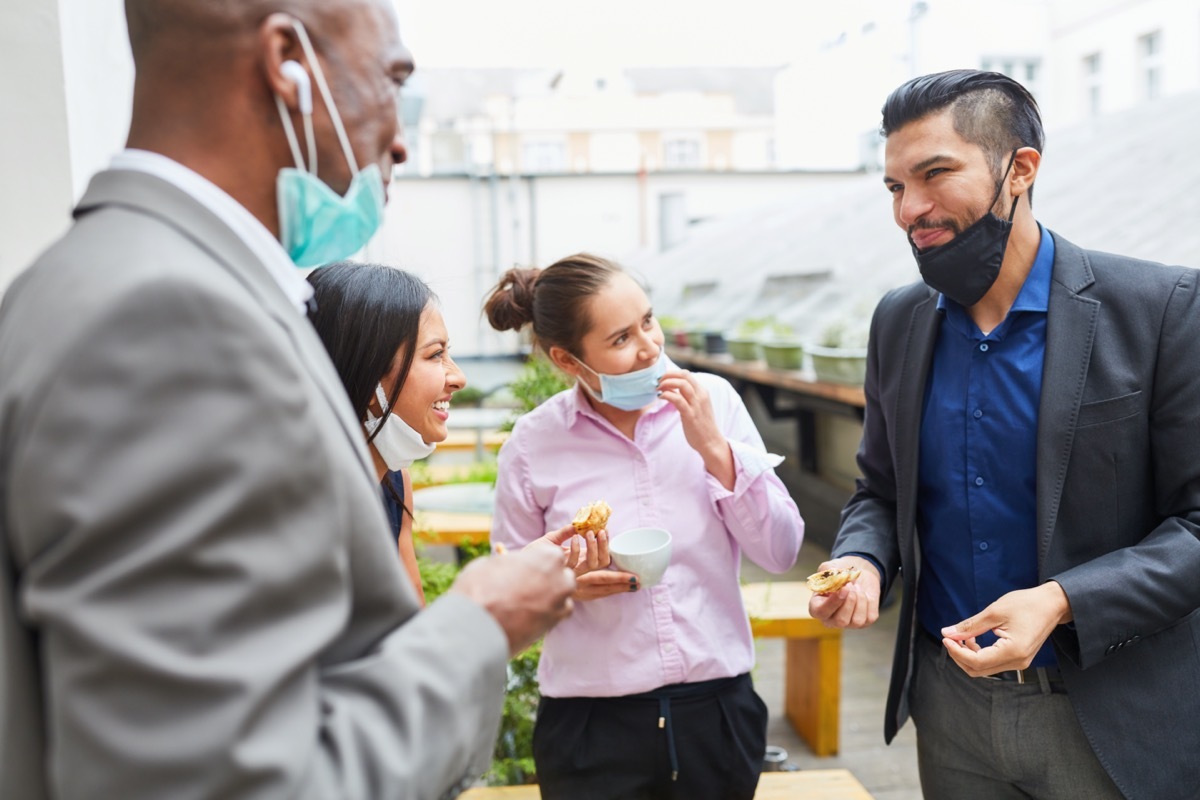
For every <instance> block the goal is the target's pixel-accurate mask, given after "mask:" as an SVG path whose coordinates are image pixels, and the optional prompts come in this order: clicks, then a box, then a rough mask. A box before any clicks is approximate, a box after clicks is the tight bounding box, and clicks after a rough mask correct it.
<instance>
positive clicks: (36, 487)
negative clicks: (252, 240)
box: [0, 171, 508, 800]
mask: <svg viewBox="0 0 1200 800" xmlns="http://www.w3.org/2000/svg"><path fill="white" fill-rule="evenodd" d="M75 214H76V218H77V221H76V223H75V225H74V226H73V227H72V229H71V230H70V231H69V232H68V233H67V234H66V235H65V236H64V237H63V238H62V239H61V240H60V241H59V242H58V243H56V244H55V245H53V246H52V247H51V248H50V250H49V251H47V252H46V253H45V254H44V255H43V256H42V257H41V258H40V259H39V260H38V261H37V262H36V263H35V264H34V266H33V267H32V268H31V269H30V270H28V271H27V272H26V273H25V274H23V275H22V276H21V277H20V278H19V279H18V280H17V281H16V282H15V283H14V284H13V286H12V287H11V288H10V289H9V291H8V292H7V294H6V296H5V297H4V301H3V305H2V306H0V376H3V379H2V380H0V637H2V644H3V651H2V652H3V655H2V657H0V797H3V798H4V800H34V799H35V798H37V799H39V800H40V799H41V798H50V797H53V798H60V799H65V798H89V800H92V799H94V798H120V799H121V800H141V799H142V798H145V799H146V800H150V799H151V798H153V799H154V800H161V799H162V798H171V799H172V800H185V799H186V798H221V800H233V799H234V798H312V800H330V798H371V800H378V799H379V798H436V797H439V796H441V795H443V794H444V793H446V792H447V790H450V791H451V792H453V791H454V790H456V789H458V788H461V784H462V783H463V782H469V781H470V780H471V779H473V778H474V777H476V776H478V775H479V774H481V773H482V772H484V771H485V770H486V768H487V766H488V762H489V757H490V751H491V748H492V745H493V742H494V739H495V734H496V728H497V724H498V720H499V716H500V710H501V701H502V697H503V691H504V683H505V667H506V663H507V653H508V646H507V640H506V637H505V635H504V633H503V631H502V630H501V628H500V627H499V626H498V625H497V624H496V622H495V621H494V620H493V619H492V618H491V617H490V616H489V615H488V614H487V613H486V612H485V611H483V610H482V609H481V608H480V607H479V606H477V605H475V604H474V603H472V602H470V601H468V600H466V599H465V598H463V597H461V596H447V597H445V598H443V599H441V600H439V601H438V602H436V603H434V604H433V605H432V606H431V607H430V608H429V609H427V610H425V611H423V612H421V613H419V614H418V613H417V610H418V606H417V602H416V599H415V594H414V592H413V591H412V589H411V587H410V586H409V584H408V581H407V579H406V578H405V576H404V575H403V574H402V571H401V568H400V565H399V563H398V560H397V556H396V553H395V549H394V545H393V542H392V539H391V537H390V535H389V533H388V530H387V525H386V522H385V519H384V513H383V510H382V507H381V503H380V499H379V491H378V486H377V484H376V482H375V481H374V478H373V473H372V471H371V467H370V465H369V463H368V459H367V454H366V449H365V446H364V443H363V435H362V430H361V427H360V426H359V425H358V423H357V421H356V420H354V419H353V415H352V412H351V411H350V407H349V403H348V401H347V400H346V399H345V393H344V391H343V389H342V386H341V384H340V382H339V381H338V377H337V374H336V373H335V371H334V369H333V366H332V364H331V363H330V362H329V360H328V357H327V355H326V354H325V350H324V348H323V347H322V345H321V342H320V340H319V339H318V338H317V336H316V334H315V333H314V332H313V330H312V328H311V326H310V325H309V324H308V322H307V320H305V319H304V318H303V317H302V316H301V315H300V314H298V313H297V311H296V308H295V307H294V306H292V305H291V304H290V302H289V301H288V299H287V298H286V297H285V296H284V294H283V292H282V291H281V290H280V288H279V286H278V284H276V283H275V282H274V281H273V280H272V279H271V277H270V276H269V275H268V274H267V273H266V271H265V269H264V268H263V266H262V265H261V263H259V262H258V261H257V259H256V258H255V257H254V256H253V255H252V253H251V252H250V251H249V250H248V249H247V248H246V247H245V246H244V245H243V244H242V242H241V240H240V239H238V238H237V237H236V236H235V235H234V234H233V233H232V232H231V231H230V230H229V229H228V228H226V227H225V226H224V225H223V224H222V223H221V222H220V221H219V220H218V219H217V218H216V217H215V216H214V215H213V214H211V213H210V212H209V211H208V210H207V209H205V208H204V207H203V206H201V205H199V204H198V203H196V202H195V201H194V200H193V199H192V198H191V197H189V196H188V195H187V194H185V193H184V192H182V191H180V190H178V189H177V188H175V187H173V186H172V185H170V184H167V183H165V182H163V181H161V180H159V179H157V178H155V177H153V176H150V175H144V174H141V173H135V172H115V171H110V172H105V173H101V174H99V175H97V176H96V177H95V178H94V180H93V181H92V184H91V186H90V187H89V189H88V191H87V194H86V195H85V196H84V198H83V200H82V202H81V203H80V205H79V207H78V209H76V212H75Z"/></svg>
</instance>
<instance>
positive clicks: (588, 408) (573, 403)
mask: <svg viewBox="0 0 1200 800" xmlns="http://www.w3.org/2000/svg"><path fill="white" fill-rule="evenodd" d="M567 391H568V392H569V393H570V394H569V396H568V398H567V402H566V404H565V405H564V406H563V416H564V418H563V422H564V423H565V424H566V425H567V427H572V426H574V425H575V423H577V422H578V421H579V419H580V417H587V418H589V419H591V420H594V421H596V422H598V423H602V424H604V425H609V426H611V425H612V423H611V422H609V421H608V420H606V419H605V418H604V417H603V416H602V415H601V414H600V412H599V411H597V410H596V409H595V408H594V407H593V406H592V404H591V403H590V402H588V398H587V397H586V396H585V395H584V388H583V387H582V386H580V385H579V379H578V378H576V379H575V385H574V386H573V387H571V388H570V389H568V390H567ZM669 405H670V403H668V402H667V401H666V400H663V399H662V398H661V397H660V398H658V399H657V400H655V401H654V406H653V407H652V408H651V409H650V410H649V411H648V412H647V416H649V415H651V414H656V413H657V412H659V411H662V410H663V407H664V406H669Z"/></svg>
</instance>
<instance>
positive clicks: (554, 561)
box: [450, 545, 575, 655]
mask: <svg viewBox="0 0 1200 800" xmlns="http://www.w3.org/2000/svg"><path fill="white" fill-rule="evenodd" d="M450 591H452V592H458V593H460V594H464V595H466V596H467V597H468V598H470V599H471V600H473V601H474V602H476V603H478V604H479V605H481V606H483V608H484V610H485V611H487V612H488V613H489V614H491V615H492V616H493V617H495V619H496V622H498V623H499V624H500V627H501V628H503V629H504V633H505V635H506V636H508V649H509V653H511V654H512V655H516V654H517V653H519V652H521V651H522V650H524V649H525V648H526V647H528V646H529V645H531V644H533V643H534V642H536V641H537V640H538V639H540V638H541V637H542V636H543V635H544V634H545V633H546V631H548V630H550V629H551V628H553V627H554V626H555V625H556V624H558V622H559V621H560V620H562V619H565V618H566V617H568V616H570V614H571V610H572V609H573V608H574V601H573V600H572V599H571V594H572V593H573V592H574V591H575V574H574V572H573V571H572V570H570V569H568V568H566V567H565V566H563V554H562V549H561V547H560V546H558V545H555V546H553V547H546V546H537V547H534V546H530V547H526V548H525V549H523V550H521V551H520V552H517V553H506V554H503V555H495V556H487V557H485V558H477V559H475V560H474V561H472V562H471V563H470V564H467V566H466V567H465V568H463V571H462V572H460V573H459V575H458V578H456V579H455V581H454V584H453V585H452V586H451V587H450Z"/></svg>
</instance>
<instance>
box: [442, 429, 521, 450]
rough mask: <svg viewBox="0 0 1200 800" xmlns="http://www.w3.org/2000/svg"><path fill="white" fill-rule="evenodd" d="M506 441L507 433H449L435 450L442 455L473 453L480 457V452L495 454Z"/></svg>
mask: <svg viewBox="0 0 1200 800" xmlns="http://www.w3.org/2000/svg"><path fill="white" fill-rule="evenodd" d="M506 441H508V432H507V431H484V432H483V433H482V434H481V433H479V432H478V431H461V430H460V431H454V430H452V431H450V432H449V434H448V435H447V436H446V439H445V441H442V442H438V446H437V449H438V451H440V452H443V453H461V452H466V451H473V452H475V453H476V455H477V456H478V455H480V453H479V451H480V450H491V451H492V452H495V451H497V450H499V449H500V445H502V444H504V443H505V442H506Z"/></svg>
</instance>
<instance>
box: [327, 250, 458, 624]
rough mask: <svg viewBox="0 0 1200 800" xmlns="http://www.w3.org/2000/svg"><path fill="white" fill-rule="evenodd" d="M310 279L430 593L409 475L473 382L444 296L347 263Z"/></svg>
mask: <svg viewBox="0 0 1200 800" xmlns="http://www.w3.org/2000/svg"><path fill="white" fill-rule="evenodd" d="M308 280H309V283H311V284H312V285H313V289H314V290H315V298H316V301H317V308H316V311H315V312H313V314H312V323H313V327H314V328H316V330H317V335H318V336H320V337H321V340H322V341H323V342H324V343H325V348H326V349H327V350H328V351H329V356H330V358H331V359H332V361H333V364H334V367H336V368H337V371H338V376H339V377H340V378H341V379H342V384H343V385H344V386H345V387H346V393H347V394H348V395H349V396H350V404H351V407H352V408H353V409H354V414H355V417H356V418H357V419H359V420H361V421H362V423H363V426H364V434H365V435H366V438H367V443H368V445H369V450H370V453H371V459H372V461H373V462H374V464H375V472H376V475H377V476H378V477H379V480H380V481H381V482H382V485H383V491H384V499H385V502H386V504H387V506H388V511H389V516H390V518H391V519H390V522H391V524H392V531H393V533H394V534H395V536H396V544H397V547H398V549H399V551H400V557H401V559H402V560H403V562H404V566H405V568H406V569H407V571H408V573H409V576H410V577H411V578H412V581H413V585H414V586H415V588H416V590H417V594H418V595H422V591H421V576H420V574H419V572H418V571H417V558H416V552H415V550H414V548H413V538H412V513H411V512H410V511H409V509H408V507H407V506H406V505H405V502H406V500H407V498H409V497H410V496H411V494H412V482H411V480H410V479H409V475H408V467H409V466H410V465H411V464H412V462H413V461H414V460H416V459H418V458H422V457H424V456H427V455H429V454H430V453H432V452H433V449H434V447H435V446H436V444H437V443H438V442H440V441H443V440H444V439H445V438H446V434H447V430H446V420H447V419H448V417H449V405H450V397H451V395H453V394H454V392H456V391H458V390H459V389H462V388H463V387H465V386H466V385H467V380H466V376H464V375H463V373H462V370H460V369H459V368H458V365H456V364H455V363H454V360H453V359H452V358H451V357H450V343H449V336H448V334H447V333H446V323H445V322H444V321H443V319H442V313H441V310H440V309H439V308H438V305H437V297H436V296H435V295H434V294H433V292H432V291H430V289H429V287H428V286H427V285H426V284H425V282H424V281H422V280H421V279H420V278H418V277H416V276H415V275H412V274H410V273H408V272H405V271H404V270H400V269H394V268H392V267H386V266H383V265H379V264H356V263H353V262H348V261H345V262H340V263H336V264H331V265H329V266H327V267H322V268H321V269H318V270H316V271H314V272H313V273H312V274H310V275H309V276H308ZM423 599H424V598H423V596H422V600H423Z"/></svg>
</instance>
